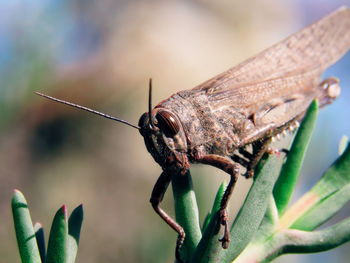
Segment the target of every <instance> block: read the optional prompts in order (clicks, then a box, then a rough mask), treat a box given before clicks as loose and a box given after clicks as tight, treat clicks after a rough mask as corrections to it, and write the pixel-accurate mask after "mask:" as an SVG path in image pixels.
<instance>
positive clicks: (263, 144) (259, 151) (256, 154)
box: [244, 138, 271, 178]
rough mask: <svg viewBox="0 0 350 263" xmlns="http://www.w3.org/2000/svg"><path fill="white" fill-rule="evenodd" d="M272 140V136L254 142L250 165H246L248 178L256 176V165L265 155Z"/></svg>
mask: <svg viewBox="0 0 350 263" xmlns="http://www.w3.org/2000/svg"><path fill="white" fill-rule="evenodd" d="M270 142H271V138H268V139H265V140H263V141H257V142H254V143H253V154H252V158H251V159H250V160H249V163H248V166H246V168H247V172H246V173H245V175H244V176H245V177H246V178H252V177H253V176H254V169H255V166H256V165H257V164H258V162H259V161H260V159H261V158H262V157H263V155H264V153H265V152H266V151H267V149H268V147H269V144H270Z"/></svg>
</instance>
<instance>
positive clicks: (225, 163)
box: [197, 154, 239, 249]
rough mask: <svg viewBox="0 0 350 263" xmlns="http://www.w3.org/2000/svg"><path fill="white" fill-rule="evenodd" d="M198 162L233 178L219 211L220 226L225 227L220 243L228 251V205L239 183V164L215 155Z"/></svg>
mask: <svg viewBox="0 0 350 263" xmlns="http://www.w3.org/2000/svg"><path fill="white" fill-rule="evenodd" d="M197 161H198V162H200V163H203V164H209V165H212V166H215V167H217V168H219V169H221V170H223V171H225V172H226V173H228V174H229V175H230V176H231V178H230V182H229V184H228V185H227V188H226V190H225V193H224V196H223V197H222V200H221V205H220V211H219V218H220V224H221V225H223V226H224V236H223V237H222V238H221V239H219V241H220V242H221V244H222V247H223V248H225V249H226V248H228V245H229V243H230V232H229V229H228V224H227V221H228V214H227V204H228V201H229V199H230V196H231V194H232V191H233V188H234V186H235V184H236V182H237V178H238V174H239V167H238V164H236V163H234V162H232V161H231V160H229V159H226V158H224V157H222V156H219V155H214V154H209V155H205V156H203V157H201V158H200V159H199V160H197Z"/></svg>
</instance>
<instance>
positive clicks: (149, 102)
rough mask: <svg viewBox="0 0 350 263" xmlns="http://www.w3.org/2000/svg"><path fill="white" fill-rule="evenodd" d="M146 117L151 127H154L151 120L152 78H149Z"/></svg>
mask: <svg viewBox="0 0 350 263" xmlns="http://www.w3.org/2000/svg"><path fill="white" fill-rule="evenodd" d="M148 119H149V123H150V124H151V126H152V128H153V127H154V124H153V120H152V78H150V79H149V89H148Z"/></svg>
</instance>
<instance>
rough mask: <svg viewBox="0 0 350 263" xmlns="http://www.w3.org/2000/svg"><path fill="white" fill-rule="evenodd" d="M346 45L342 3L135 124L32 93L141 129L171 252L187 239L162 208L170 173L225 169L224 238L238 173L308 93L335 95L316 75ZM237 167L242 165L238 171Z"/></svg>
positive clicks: (304, 103)
mask: <svg viewBox="0 0 350 263" xmlns="http://www.w3.org/2000/svg"><path fill="white" fill-rule="evenodd" d="M349 48H350V9H348V8H344V7H343V8H340V9H338V10H337V11H335V12H334V13H332V14H330V15H328V16H327V17H325V18H323V19H321V20H319V21H318V22H316V23H314V24H312V25H310V26H308V27H306V28H304V29H303V30H301V31H299V32H297V33H295V34H293V35H291V36H290V37H288V38H286V39H285V40H283V41H281V42H279V43H277V44H275V45H273V46H272V47H270V48H268V49H266V50H264V51H262V52H261V53H260V54H258V55H256V56H254V57H252V58H250V59H248V60H246V61H244V62H243V63H241V64H239V65H237V66H235V67H233V68H231V69H229V70H227V71H225V72H223V73H222V74H220V75H218V76H216V77H214V78H212V79H210V80H208V81H206V82H204V83H203V84H201V85H199V86H197V87H195V88H193V89H190V90H184V91H180V92H178V93H176V94H174V95H172V96H171V97H169V98H168V99H166V100H164V101H162V102H160V103H159V104H158V105H156V106H155V107H154V108H152V103H151V97H152V82H151V80H150V87H149V103H148V105H149V108H148V111H147V112H146V113H144V114H143V115H142V116H141V118H140V120H139V123H138V125H133V124H131V123H129V122H127V121H124V120H121V119H118V118H115V117H112V116H110V115H107V114H104V113H101V112H98V111H94V110H92V109H89V108H86V107H83V106H80V105H76V104H73V103H70V102H66V101H63V100H59V99H56V98H53V97H50V96H47V95H44V94H41V93H37V94H38V95H41V96H43V97H46V98H49V99H51V100H54V101H57V102H60V103H64V104H67V105H70V106H73V107H76V108H79V109H82V110H86V111H89V112H92V113H95V114H98V115H101V116H103V117H106V118H109V119H112V120H115V121H119V122H122V123H124V124H127V125H129V126H131V127H133V128H136V129H138V130H139V132H140V133H141V135H142V136H143V138H144V141H145V144H146V148H147V150H148V151H149V152H150V154H151V155H152V156H153V158H154V160H155V161H156V162H157V163H158V164H159V165H160V166H161V168H162V170H163V172H162V173H161V175H160V177H159V178H158V180H157V182H156V184H155V186H154V189H153V191H152V195H151V199H150V201H151V204H152V206H153V208H154V210H155V211H156V212H157V213H158V214H159V216H160V217H161V218H162V219H163V220H164V221H165V222H166V223H167V224H168V225H170V226H171V227H172V228H173V229H174V230H175V231H176V232H177V233H178V239H177V245H176V257H177V258H178V259H179V257H180V256H179V249H180V247H181V245H182V244H183V241H184V239H185V232H184V230H183V228H182V227H181V226H180V225H179V224H178V223H176V221H175V220H174V219H172V218H171V217H170V216H169V215H168V214H167V213H166V212H164V211H163V210H162V209H161V208H160V203H161V201H162V199H163V196H164V194H165V192H166V190H167V187H168V185H169V183H170V182H171V180H172V178H173V177H174V176H181V175H183V174H185V173H186V171H187V170H188V169H189V168H190V164H191V163H201V164H207V165H212V166H214V167H217V168H219V169H221V170H223V171H225V172H226V173H228V174H229V175H230V181H229V184H228V186H227V189H226V191H225V193H224V195H223V198H222V200H221V207H220V211H219V214H218V220H219V222H220V224H221V225H222V226H223V228H224V234H223V237H222V238H221V239H220V240H219V241H220V242H221V243H222V247H223V248H227V247H228V245H229V243H230V235H229V230H228V214H227V211H226V207H227V204H228V201H229V198H230V196H231V193H232V191H233V188H234V186H235V183H236V181H237V177H238V176H239V174H240V173H242V172H240V170H242V169H245V170H244V173H242V174H243V175H245V177H247V178H251V177H253V175H254V168H255V166H256V164H257V163H258V161H259V160H260V159H261V157H262V155H263V154H264V153H265V152H266V151H267V149H268V146H269V144H270V142H271V140H272V138H274V137H276V136H279V134H281V133H283V132H285V131H286V130H287V129H290V128H291V127H292V126H293V125H294V124H295V123H296V122H297V121H300V120H301V119H302V118H303V116H304V113H305V111H306V109H307V108H308V106H309V105H310V103H311V102H312V101H313V100H314V99H318V100H319V105H320V106H324V105H326V104H329V103H331V102H333V100H334V99H335V98H336V97H337V96H338V95H339V94H340V87H339V85H338V84H339V83H338V82H339V81H338V80H337V79H336V78H327V79H325V80H323V81H321V80H320V76H321V74H322V73H323V72H324V70H325V69H326V68H328V67H329V66H330V65H332V64H334V63H335V62H336V61H337V60H338V59H340V58H341V57H342V56H343V55H344V54H345V53H346V52H347V51H348V50H349ZM241 167H243V168H242V169H241Z"/></svg>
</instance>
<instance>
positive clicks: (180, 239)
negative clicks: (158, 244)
mask: <svg viewBox="0 0 350 263" xmlns="http://www.w3.org/2000/svg"><path fill="white" fill-rule="evenodd" d="M185 236H186V235H185V231H184V230H183V229H182V231H181V233H180V234H179V235H178V236H177V240H176V249H175V258H176V260H177V262H178V263H185V262H184V261H183V260H182V259H181V255H180V248H181V247H182V245H183V243H184V241H185Z"/></svg>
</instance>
